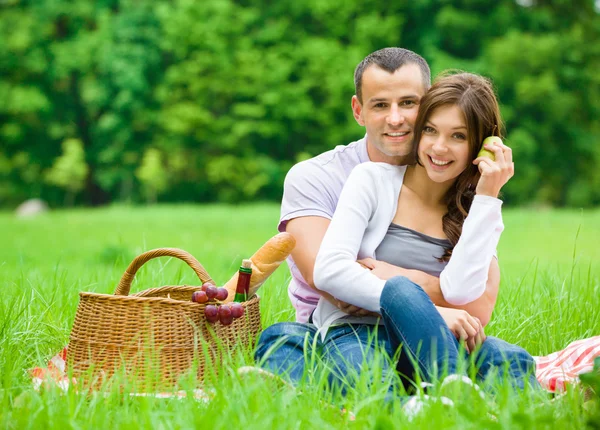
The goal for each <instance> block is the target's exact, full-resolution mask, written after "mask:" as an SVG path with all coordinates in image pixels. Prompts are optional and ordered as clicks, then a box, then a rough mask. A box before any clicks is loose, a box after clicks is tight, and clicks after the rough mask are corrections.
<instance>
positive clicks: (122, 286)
mask: <svg viewBox="0 0 600 430" xmlns="http://www.w3.org/2000/svg"><path fill="white" fill-rule="evenodd" d="M158 257H176V258H179V259H180V260H183V261H185V262H186V263H187V264H188V266H190V267H191V268H192V269H194V272H196V275H198V278H200V281H201V282H202V283H204V282H208V281H212V278H211V277H210V275H209V274H208V273H207V272H206V270H205V269H204V267H202V264H200V263H199V262H198V260H196V259H195V258H194V257H193V256H192V254H190V253H189V252H186V251H184V250H183V249H179V248H157V249H152V250H150V251H146V252H144V253H143V254H140V255H138V256H137V257H135V258H134V259H133V261H132V262H131V264H130V265H129V267H128V268H127V270H126V271H125V273H123V276H122V277H121V280H120V281H119V285H118V286H117V289H116V290H115V296H128V295H129V291H130V289H131V282H133V278H134V277H135V274H136V272H137V271H138V269H139V268H140V267H142V266H143V265H144V264H145V263H146V262H147V261H149V260H152V259H153V258H158Z"/></svg>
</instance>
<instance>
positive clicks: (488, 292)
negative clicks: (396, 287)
mask: <svg viewBox="0 0 600 430" xmlns="http://www.w3.org/2000/svg"><path fill="white" fill-rule="evenodd" d="M360 262H361V263H362V264H363V265H365V266H366V267H368V268H369V269H371V271H372V272H373V274H375V275H376V276H377V277H379V278H381V279H386V280H387V279H390V278H392V277H394V276H405V277H407V278H408V279H410V280H411V281H412V282H414V283H415V284H417V285H419V286H420V287H421V288H423V290H424V291H425V292H426V293H427V295H428V296H429V298H430V299H431V301H432V302H433V304H435V305H436V306H440V307H444V308H453V309H462V310H465V311H467V312H468V313H469V314H471V315H472V316H474V317H477V318H478V319H479V321H481V324H482V325H483V326H485V325H487V323H488V322H489V320H490V318H491V316H492V312H493V310H494V307H495V306H496V299H497V298H498V287H499V286H500V267H499V266H498V260H496V258H492V261H491V263H490V268H489V271H488V279H487V283H486V288H485V292H484V293H483V294H482V295H481V296H480V297H479V298H478V299H476V300H474V301H472V302H470V303H466V304H464V305H452V304H450V303H448V302H447V301H446V300H444V295H443V294H442V291H441V289H440V279H439V278H437V277H435V276H432V275H429V274H427V273H425V272H421V271H420V270H410V269H404V268H402V267H398V266H394V265H392V264H389V263H386V262H384V261H377V260H373V259H371V258H366V259H364V260H360Z"/></svg>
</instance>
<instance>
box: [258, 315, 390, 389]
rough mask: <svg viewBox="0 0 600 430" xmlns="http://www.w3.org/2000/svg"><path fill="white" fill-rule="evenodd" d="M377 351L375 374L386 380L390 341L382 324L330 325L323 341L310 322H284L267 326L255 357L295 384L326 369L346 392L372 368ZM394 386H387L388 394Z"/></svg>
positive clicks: (331, 377) (330, 381)
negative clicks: (377, 358) (388, 388)
mask: <svg viewBox="0 0 600 430" xmlns="http://www.w3.org/2000/svg"><path fill="white" fill-rule="evenodd" d="M376 350H378V351H379V357H380V360H379V361H378V363H380V365H379V366H378V369H379V371H378V372H377V374H378V376H380V377H381V378H382V380H385V379H386V378H387V377H388V376H389V371H390V370H392V371H394V366H393V363H392V362H391V360H390V359H389V357H391V355H392V354H390V352H391V350H390V343H389V340H388V337H387V332H386V331H385V329H384V328H383V327H381V326H374V325H367V324H341V325H337V326H334V327H331V328H330V329H329V330H328V332H327V335H326V336H325V339H324V340H321V336H320V335H319V334H318V333H317V328H316V327H315V326H314V325H313V324H308V323H297V322H284V323H277V324H274V325H272V326H270V327H268V328H266V329H265V330H264V331H263V332H262V334H261V335H260V338H259V340H258V344H257V348H256V352H255V359H256V362H257V363H258V365H259V366H261V367H263V368H265V369H268V370H270V371H271V372H273V373H276V374H278V375H281V376H283V377H285V378H286V379H288V380H289V381H290V382H292V383H294V384H297V383H298V382H300V380H302V378H303V377H306V376H308V375H310V374H311V373H314V372H319V371H320V370H322V369H325V370H326V371H327V372H326V373H327V378H328V382H329V384H330V386H332V387H336V388H338V389H340V390H341V392H342V393H343V394H345V393H346V392H347V387H351V386H355V384H356V382H357V381H358V379H359V378H360V375H361V373H363V371H364V369H366V368H368V367H371V366H370V365H371V364H372V363H373V361H374V359H375V356H376ZM392 391H393V385H390V393H391V392H392Z"/></svg>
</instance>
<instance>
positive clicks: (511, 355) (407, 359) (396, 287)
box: [255, 277, 539, 389]
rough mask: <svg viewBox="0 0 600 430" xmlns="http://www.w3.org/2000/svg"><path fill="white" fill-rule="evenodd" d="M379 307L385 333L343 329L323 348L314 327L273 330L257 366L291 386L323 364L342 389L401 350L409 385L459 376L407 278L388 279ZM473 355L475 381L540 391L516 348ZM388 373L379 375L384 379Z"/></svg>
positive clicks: (497, 347) (451, 349)
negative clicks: (378, 359)
mask: <svg viewBox="0 0 600 430" xmlns="http://www.w3.org/2000/svg"><path fill="white" fill-rule="evenodd" d="M380 305H381V315H382V318H383V322H384V324H385V329H386V330H382V328H379V329H378V327H377V326H371V325H364V324H353V325H351V324H343V325H339V326H335V327H332V328H330V329H329V331H328V332H327V336H326V338H325V340H324V341H323V342H321V340H320V338H319V337H318V335H317V329H316V327H315V326H314V325H312V324H301V323H278V324H274V325H273V326H271V327H268V328H267V329H266V330H265V331H263V333H262V334H261V336H260V339H259V341H258V345H257V350H256V353H255V358H256V361H257V362H258V363H259V365H260V366H262V367H264V368H266V369H269V370H270V371H272V372H274V373H277V374H280V375H282V376H286V377H287V378H288V379H289V380H291V381H292V382H295V383H297V382H299V381H300V380H301V379H302V377H303V376H304V375H305V374H306V372H307V371H310V369H311V368H313V367H311V366H312V363H311V362H312V361H313V360H315V361H321V362H322V363H323V364H324V365H325V366H326V367H327V368H329V369H330V370H331V371H332V372H331V375H330V376H329V378H330V383H333V384H337V383H339V384H341V385H342V386H343V385H344V384H346V383H349V382H350V383H351V381H348V377H347V376H345V375H352V374H358V373H360V372H361V369H363V365H364V363H369V362H370V360H371V359H372V357H373V356H374V354H375V350H376V349H377V348H380V349H381V350H382V352H385V354H387V356H389V357H392V356H393V355H394V352H396V351H397V350H399V349H400V355H399V360H398V363H397V366H396V368H397V370H398V372H399V373H400V374H401V375H404V376H405V377H406V378H408V379H413V378H414V375H415V374H416V373H418V374H419V375H420V376H421V378H422V379H423V380H424V381H428V382H431V381H434V380H435V379H436V378H437V377H439V376H443V375H444V374H452V373H457V372H462V370H463V369H462V368H460V369H459V368H458V364H459V362H460V360H461V359H465V358H466V357H467V355H466V353H465V352H464V350H463V349H461V348H460V345H459V343H458V341H457V340H456V338H455V337H454V335H453V334H452V332H451V331H450V329H449V328H448V326H447V325H446V323H445V321H444V320H443V318H442V317H441V315H440V314H439V312H438V311H437V309H436V308H435V306H434V304H433V302H432V301H431V299H430V298H429V296H428V295H427V294H426V293H425V292H424V291H423V289H422V288H421V287H419V286H418V285H416V284H414V283H413V282H411V281H410V280H408V279H407V278H405V277H395V278H392V279H390V280H388V281H387V282H386V284H385V287H384V289H383V292H382V294H381V299H380ZM374 335H376V341H373V336H374ZM385 354H384V355H385ZM473 355H474V356H473V357H470V358H471V359H472V360H473V361H474V363H475V364H476V369H477V375H476V376H477V380H478V381H481V380H483V379H484V378H487V377H488V376H491V375H495V377H497V378H500V379H501V380H507V381H508V382H510V383H511V384H512V385H513V386H514V387H515V388H521V389H522V388H524V386H525V385H526V384H527V383H529V384H532V386H533V387H538V386H539V384H538V382H537V380H536V379H535V375H534V371H535V362H534V360H533V358H532V357H531V355H530V354H529V353H527V351H525V350H524V349H523V348H521V347H519V346H516V345H511V344H509V343H507V342H505V341H503V340H501V339H498V338H495V337H492V336H488V337H487V339H486V340H485V342H483V344H482V345H481V347H480V349H479V350H478V351H476V352H475V353H474V354H473ZM384 366H385V365H384ZM388 370H389V369H388V368H384V369H383V371H384V373H385V372H386V371H388Z"/></svg>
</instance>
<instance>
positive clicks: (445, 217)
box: [255, 48, 539, 399]
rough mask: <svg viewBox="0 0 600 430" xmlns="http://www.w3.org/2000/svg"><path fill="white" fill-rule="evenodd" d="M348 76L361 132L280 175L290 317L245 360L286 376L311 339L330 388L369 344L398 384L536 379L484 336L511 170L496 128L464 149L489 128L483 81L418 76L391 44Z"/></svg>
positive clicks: (343, 385) (301, 373)
mask: <svg viewBox="0 0 600 430" xmlns="http://www.w3.org/2000/svg"><path fill="white" fill-rule="evenodd" d="M354 79H355V86H356V95H355V96H354V97H353V98H352V110H353V113H354V117H355V119H356V121H357V122H358V123H359V124H360V125H361V126H364V127H365V128H366V136H365V137H364V138H363V139H361V140H359V141H356V142H353V143H350V144H349V145H346V146H338V147H336V148H335V149H333V150H331V151H328V152H325V153H323V154H321V155H319V156H317V157H315V158H313V159H310V160H307V161H303V162H301V163H299V164H297V165H296V166H294V167H293V168H292V169H291V170H290V172H289V173H288V175H287V177H286V181H285V187H284V196H283V203H282V210H281V220H280V224H279V230H280V231H287V232H289V233H291V234H292V235H293V236H294V237H295V238H296V242H297V245H296V248H295V249H294V251H293V252H292V255H291V256H290V258H289V259H288V264H289V266H290V269H291V273H292V281H291V283H290V286H289V295H290V299H291V300H292V302H293V304H294V307H295V308H296V311H297V322H284V323H278V324H274V325H273V326H271V327H268V328H267V329H266V330H264V332H263V333H262V335H261V336H260V339H259V341H258V345H257V350H256V357H255V358H256V361H257V363H258V364H259V366H261V367H262V368H263V369H265V370H267V371H269V372H272V373H275V374H277V375H280V376H282V377H283V378H284V379H286V380H288V381H290V382H292V383H298V382H299V381H300V380H301V379H302V378H303V377H305V376H306V372H307V371H308V370H309V369H308V362H307V361H306V359H307V357H308V356H309V355H310V353H311V352H310V351H308V349H311V348H313V347H314V350H316V351H318V354H319V360H320V361H321V362H322V363H323V364H324V365H325V366H326V368H328V369H329V371H330V372H329V375H328V378H329V382H330V384H331V385H332V386H336V387H338V388H339V389H341V390H342V392H347V388H348V387H350V386H352V385H353V383H354V382H355V381H356V380H355V379H354V382H353V375H354V376H359V375H360V374H361V371H364V370H365V367H363V366H365V363H366V365H367V366H368V364H369V361H370V360H371V359H372V358H373V357H374V356H376V355H377V354H383V355H384V356H388V357H395V358H394V360H396V361H395V369H394V368H392V369H389V368H384V369H383V372H384V373H385V372H386V371H394V370H395V371H397V372H398V375H400V377H401V378H402V379H401V380H402V382H403V383H404V386H405V387H407V388H408V389H409V391H410V387H411V386H416V385H417V382H416V381H423V382H425V383H432V382H435V381H437V380H438V379H439V378H441V377H443V376H446V381H444V382H442V384H444V383H445V382H448V381H459V382H460V383H461V384H462V383H464V384H466V385H470V386H472V387H474V388H475V389H478V387H477V386H476V385H475V383H482V382H483V381H484V380H487V379H490V380H492V379H493V380H494V381H495V382H497V381H498V380H501V381H504V382H508V383H510V385H511V386H512V387H514V388H515V389H524V388H525V387H526V386H530V387H531V386H533V387H539V384H538V382H537V380H536V378H535V374H534V371H535V363H534V360H533V358H532V356H531V355H530V354H529V353H527V352H526V351H525V350H524V349H523V348H521V347H519V346H516V345H511V344H509V343H507V342H505V341H503V340H501V339H498V338H494V337H491V336H490V337H487V336H486V335H485V333H484V327H485V326H486V324H487V323H488V322H489V320H490V317H491V314H492V311H493V309H494V305H495V303H496V298H497V295H498V287H499V282H500V270H499V266H498V260H497V257H496V247H497V245H498V241H499V239H500V234H501V232H502V230H503V223H502V215H501V206H502V201H501V200H499V199H498V195H499V192H500V189H501V188H502V186H503V185H504V184H505V183H506V182H507V181H508V180H509V179H510V178H511V177H512V176H513V173H514V164H513V160H512V153H511V149H510V148H509V147H507V146H506V145H504V144H503V143H501V140H500V139H497V140H496V141H495V142H494V143H491V144H486V145H485V149H487V150H488V151H489V152H491V153H492V154H493V155H494V157H486V156H478V152H479V151H480V149H481V145H482V142H483V140H484V139H485V138H486V137H488V136H492V135H501V133H502V130H503V127H502V120H501V117H500V113H499V107H498V102H497V100H496V96H495V94H494V90H493V88H492V86H491V84H490V82H489V81H488V80H487V79H486V78H484V77H481V76H478V75H474V74H470V73H458V74H445V75H442V76H441V77H439V78H438V79H437V80H436V82H435V83H434V84H433V85H432V86H430V71H429V66H428V65H427V63H426V62H425V60H424V59H423V58H421V57H420V56H419V55H417V54H415V53H414V52H411V51H408V50H406V49H401V48H386V49H382V50H380V51H376V52H374V53H372V54H370V55H369V56H367V57H366V58H365V59H364V60H363V61H362V62H361V63H360V64H359V65H358V67H357V68H356V71H355V77H354ZM492 158H495V159H492ZM463 362H470V363H471V364H472V365H473V368H474V369H475V370H473V368H472V369H471V370H472V372H471V373H470V375H471V376H472V377H474V378H475V379H476V381H475V382H472V380H471V379H470V378H468V377H467V376H463V375H466V373H465V369H464V368H463V366H461V363H463ZM392 367H393V366H392ZM459 385H460V384H459ZM396 388H397V387H394V386H393V385H390V392H389V393H388V398H389V399H392V398H393V397H394V392H395V389H396Z"/></svg>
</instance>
